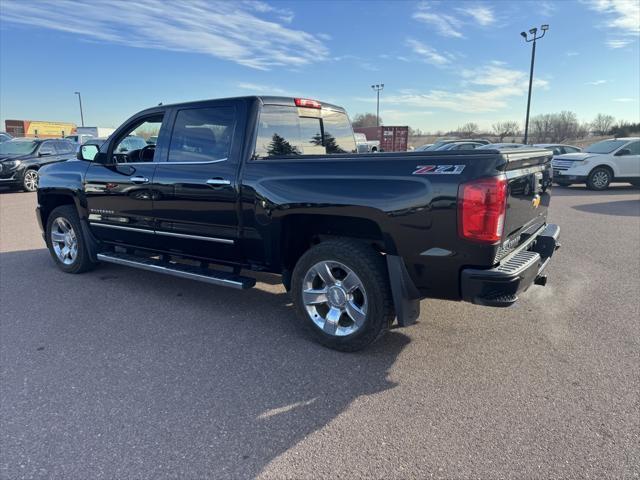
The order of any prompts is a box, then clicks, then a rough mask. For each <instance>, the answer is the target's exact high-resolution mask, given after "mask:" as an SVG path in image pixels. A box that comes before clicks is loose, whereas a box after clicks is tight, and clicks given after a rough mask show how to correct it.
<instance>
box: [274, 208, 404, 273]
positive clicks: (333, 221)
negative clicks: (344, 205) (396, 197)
mask: <svg viewBox="0 0 640 480" xmlns="http://www.w3.org/2000/svg"><path fill="white" fill-rule="evenodd" d="M279 238H280V242H279V249H278V251H277V258H276V259H275V260H276V262H275V263H278V264H279V265H280V266H281V269H282V270H283V271H289V272H290V271H292V270H293V268H294V267H295V264H296V263H297V261H298V259H299V258H300V257H301V256H302V254H303V253H304V252H305V251H307V250H308V249H309V248H311V247H312V246H313V245H316V244H318V243H320V242H322V241H323V240H327V239H332V238H350V239H353V240H358V241H362V242H364V243H368V244H369V245H372V246H373V247H374V248H375V249H376V250H378V251H380V252H385V253H395V250H396V249H395V244H394V243H393V240H392V239H391V238H390V237H389V236H388V235H386V234H385V233H384V231H383V229H382V228H381V226H380V225H379V224H378V222H376V221H375V220H373V219H369V218H362V217H352V216H341V215H324V214H304V213H295V214H290V215H287V216H285V217H283V218H282V219H281V220H280V235H279ZM274 253H276V252H274Z"/></svg>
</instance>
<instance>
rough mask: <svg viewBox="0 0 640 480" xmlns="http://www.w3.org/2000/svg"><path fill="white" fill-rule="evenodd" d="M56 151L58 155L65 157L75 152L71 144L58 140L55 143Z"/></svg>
mask: <svg viewBox="0 0 640 480" xmlns="http://www.w3.org/2000/svg"><path fill="white" fill-rule="evenodd" d="M56 150H57V151H58V155H67V154H70V153H74V152H75V148H74V146H73V143H71V142H70V141H68V140H58V141H57V142H56Z"/></svg>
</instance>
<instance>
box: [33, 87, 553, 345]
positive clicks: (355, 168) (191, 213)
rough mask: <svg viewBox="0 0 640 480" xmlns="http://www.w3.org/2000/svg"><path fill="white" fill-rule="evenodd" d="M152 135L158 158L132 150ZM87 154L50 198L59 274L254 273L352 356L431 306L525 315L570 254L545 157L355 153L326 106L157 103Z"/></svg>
mask: <svg viewBox="0 0 640 480" xmlns="http://www.w3.org/2000/svg"><path fill="white" fill-rule="evenodd" d="M150 124H153V126H152V125H150ZM151 128H157V130H158V131H159V136H158V145H157V147H156V146H154V145H145V146H144V147H142V148H140V149H137V150H128V151H126V152H122V151H121V148H120V147H121V144H122V143H123V142H126V141H127V139H128V138H130V137H129V135H130V134H131V132H135V131H141V132H142V131H149V130H151ZM514 153H515V152H514ZM78 158H79V159H80V160H82V161H74V162H65V163H61V164H57V165H51V166H48V167H45V168H44V169H43V171H42V175H41V181H40V188H39V189H38V220H39V222H40V224H41V226H42V229H43V232H44V239H45V241H46V244H47V247H48V248H49V251H50V253H51V256H52V258H53V260H54V262H55V263H56V264H57V265H58V267H59V268H60V269H61V270H63V271H65V272H68V273H80V272H83V271H86V270H89V269H90V268H91V267H92V266H93V265H95V264H96V263H98V262H108V263H115V264H118V265H126V266H130V267H134V268H140V269H145V270H150V271H153V272H158V273H163V274H167V275H174V276H178V277H182V278H189V279H193V280H199V281H203V282H207V283H211V284H214V285H219V286H226V287H232V288H237V289H247V288H251V287H253V286H254V284H255V279H254V278H253V277H252V276H249V275H246V274H243V273H242V271H243V269H244V270H253V271H261V272H271V273H276V274H279V275H281V278H282V282H283V284H284V286H285V288H286V289H287V290H289V291H291V294H292V297H293V303H294V305H295V306H296V309H297V312H298V314H299V316H300V319H301V320H302V322H304V324H305V325H306V326H307V327H308V329H309V330H310V331H311V332H312V334H313V335H314V336H315V337H316V339H317V340H318V341H320V342H321V343H323V344H324V345H327V346H329V347H331V348H335V349H339V350H351V351H352V350H357V349H360V348H363V347H365V346H366V345H368V344H370V343H371V342H373V341H375V340H376V339H377V338H379V337H380V336H381V335H382V334H383V333H384V332H385V331H386V330H388V329H389V328H390V327H391V326H392V323H393V322H394V321H395V319H396V318H397V322H398V325H399V326H406V325H410V324H411V323H413V322H414V321H415V320H416V318H417V316H418V314H419V310H420V303H419V301H420V299H422V298H442V299H448V300H464V301H468V302H473V303H476V304H479V305H486V306H496V307H505V306H508V305H512V304H513V303H514V302H516V301H517V299H518V296H519V295H520V294H522V293H523V292H524V291H525V290H527V289H528V288H529V287H530V286H531V285H532V284H534V283H536V284H540V285H544V284H545V283H546V276H545V275H544V273H543V272H544V268H545V267H546V266H547V264H548V263H549V260H550V258H551V255H552V254H553V252H554V251H555V249H556V248H557V246H558V244H557V240H558V235H559V228H558V227H557V226H556V225H549V224H547V207H548V205H549V200H550V190H549V189H547V188H546V186H548V185H549V184H550V182H551V164H550V160H551V152H549V151H548V150H542V149H524V148H523V149H521V150H519V151H518V152H517V155H513V154H512V153H511V152H509V151H504V152H500V151H493V152H491V151H485V152H481V153H477V150H458V151H449V152H390V153H378V154H368V153H360V154H358V153H356V142H355V139H354V135H353V131H352V129H351V125H350V122H349V119H348V117H347V115H346V112H345V111H344V109H342V108H340V107H337V106H335V105H330V104H327V103H322V102H318V101H315V100H308V99H300V98H295V99H294V98H284V97H241V98H231V99H221V100H207V101H200V102H193V103H183V104H177V105H162V106H157V107H153V108H151V109H148V110H144V111H142V112H140V113H138V114H137V115H135V116H133V117H132V118H130V119H129V120H127V121H126V122H125V123H124V124H123V125H122V126H121V127H120V128H118V129H117V130H116V131H115V132H114V133H113V134H112V135H111V136H110V137H109V139H107V141H106V142H104V143H103V144H102V145H101V146H100V147H99V148H98V147H97V146H95V145H83V146H82V148H81V150H80V153H79V154H78ZM141 288H143V289H144V288H145V287H144V286H141ZM77 293H78V295H82V293H79V292H77ZM221 301H224V300H221ZM274 328H277V327H274Z"/></svg>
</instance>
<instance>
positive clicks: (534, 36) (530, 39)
mask: <svg viewBox="0 0 640 480" xmlns="http://www.w3.org/2000/svg"><path fill="white" fill-rule="evenodd" d="M540 30H542V35H540V36H538V35H537V33H538V29H537V28H535V27H534V28H532V29H531V30H529V33H530V34H531V37H528V36H527V32H521V33H520V35H522V37H523V38H524V40H525V41H526V42H527V43H528V42H533V47H532V48H531V70H530V71H529V97H528V98H527V117H526V119H525V121H524V142H523V143H524V144H525V145H526V144H527V142H528V140H529V110H530V108H531V87H532V86H533V64H534V62H535V61H536V40H540V39H541V38H542V37H544V34H545V33H547V30H549V25H546V24H545V25H542V26H541V27H540Z"/></svg>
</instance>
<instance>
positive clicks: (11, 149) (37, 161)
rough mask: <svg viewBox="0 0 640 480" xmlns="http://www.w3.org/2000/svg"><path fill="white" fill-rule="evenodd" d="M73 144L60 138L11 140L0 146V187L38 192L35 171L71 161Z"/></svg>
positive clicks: (36, 172)
mask: <svg viewBox="0 0 640 480" xmlns="http://www.w3.org/2000/svg"><path fill="white" fill-rule="evenodd" d="M75 153H76V148H75V144H74V143H73V142H70V141H69V140H64V139H48V140H47V139H44V140H41V139H37V138H35V139H34V138H14V139H12V140H9V141H8V142H2V143H0V185H8V186H11V187H21V188H23V189H24V190H27V191H28V192H35V191H36V190H37V189H38V171H39V170H40V167H42V166H43V165H47V164H49V163H55V162H62V161H64V160H68V159H70V158H75Z"/></svg>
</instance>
